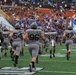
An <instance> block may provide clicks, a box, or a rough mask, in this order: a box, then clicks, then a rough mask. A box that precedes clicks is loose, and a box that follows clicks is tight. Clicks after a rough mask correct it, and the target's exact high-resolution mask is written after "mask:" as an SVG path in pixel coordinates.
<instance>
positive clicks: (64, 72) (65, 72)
mask: <svg viewBox="0 0 76 75" xmlns="http://www.w3.org/2000/svg"><path fill="white" fill-rule="evenodd" d="M39 72H44V73H45V72H47V73H63V74H76V72H67V71H46V70H44V71H39Z"/></svg>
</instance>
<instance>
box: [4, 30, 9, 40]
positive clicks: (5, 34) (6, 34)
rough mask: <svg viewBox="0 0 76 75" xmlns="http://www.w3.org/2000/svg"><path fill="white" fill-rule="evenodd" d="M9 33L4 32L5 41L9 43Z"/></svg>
mask: <svg viewBox="0 0 76 75" xmlns="http://www.w3.org/2000/svg"><path fill="white" fill-rule="evenodd" d="M8 36H9V32H7V31H6V32H3V37H4V41H8Z"/></svg>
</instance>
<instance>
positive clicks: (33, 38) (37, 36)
mask: <svg viewBox="0 0 76 75" xmlns="http://www.w3.org/2000/svg"><path fill="white" fill-rule="evenodd" d="M29 39H30V40H39V35H38V34H35V35H34V34H30V35H29Z"/></svg>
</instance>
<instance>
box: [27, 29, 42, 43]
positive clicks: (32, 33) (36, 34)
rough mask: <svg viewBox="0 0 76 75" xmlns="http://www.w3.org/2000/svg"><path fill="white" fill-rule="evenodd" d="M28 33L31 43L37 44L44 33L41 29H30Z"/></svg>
mask: <svg viewBox="0 0 76 75" xmlns="http://www.w3.org/2000/svg"><path fill="white" fill-rule="evenodd" d="M26 32H27V33H28V38H29V43H37V42H38V41H39V40H40V39H41V38H40V35H41V33H42V31H41V30H40V29H36V30H35V29H28V30H27V31H26Z"/></svg>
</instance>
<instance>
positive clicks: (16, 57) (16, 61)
mask: <svg viewBox="0 0 76 75" xmlns="http://www.w3.org/2000/svg"><path fill="white" fill-rule="evenodd" d="M18 58H19V56H18V55H16V56H15V63H16V64H17V63H18Z"/></svg>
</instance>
